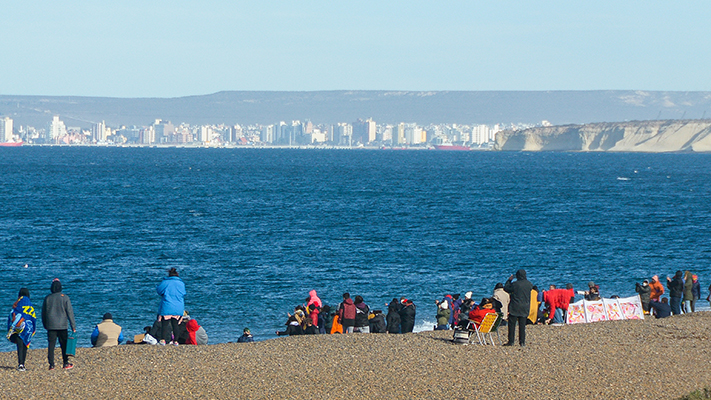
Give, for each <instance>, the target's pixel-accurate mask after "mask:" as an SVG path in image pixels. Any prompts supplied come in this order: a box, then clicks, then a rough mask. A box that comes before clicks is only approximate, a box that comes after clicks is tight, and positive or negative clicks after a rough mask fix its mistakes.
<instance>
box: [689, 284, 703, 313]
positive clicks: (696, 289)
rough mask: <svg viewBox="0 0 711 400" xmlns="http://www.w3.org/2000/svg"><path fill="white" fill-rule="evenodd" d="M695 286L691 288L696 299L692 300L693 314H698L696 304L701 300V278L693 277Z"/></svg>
mask: <svg viewBox="0 0 711 400" xmlns="http://www.w3.org/2000/svg"><path fill="white" fill-rule="evenodd" d="M691 279H693V281H694V284H693V286H692V287H691V293H692V294H693V295H694V298H693V299H692V300H691V312H696V302H697V301H698V300H699V299H700V298H701V284H700V283H699V277H698V276H697V275H692V276H691Z"/></svg>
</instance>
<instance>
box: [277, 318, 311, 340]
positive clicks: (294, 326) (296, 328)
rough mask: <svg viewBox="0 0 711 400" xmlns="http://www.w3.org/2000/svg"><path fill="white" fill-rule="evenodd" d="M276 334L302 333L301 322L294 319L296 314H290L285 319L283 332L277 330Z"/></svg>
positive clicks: (290, 334)
mask: <svg viewBox="0 0 711 400" xmlns="http://www.w3.org/2000/svg"><path fill="white" fill-rule="evenodd" d="M276 334H277V336H285V335H289V336H292V335H303V334H304V328H302V327H301V324H300V323H299V321H298V320H297V319H296V315H291V316H289V319H288V320H287V321H286V330H285V331H283V332H279V331H277V332H276Z"/></svg>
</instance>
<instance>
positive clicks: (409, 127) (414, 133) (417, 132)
mask: <svg viewBox="0 0 711 400" xmlns="http://www.w3.org/2000/svg"><path fill="white" fill-rule="evenodd" d="M405 143H407V144H420V143H422V128H420V127H419V126H417V124H405Z"/></svg>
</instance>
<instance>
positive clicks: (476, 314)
mask: <svg viewBox="0 0 711 400" xmlns="http://www.w3.org/2000/svg"><path fill="white" fill-rule="evenodd" d="M492 313H493V314H495V313H496V310H494V302H493V301H491V299H489V298H486V297H484V298H483V299H481V303H479V305H478V306H476V307H474V309H473V310H471V311H469V320H470V321H472V322H474V323H475V324H476V325H481V321H483V320H484V317H486V315H487V314H492Z"/></svg>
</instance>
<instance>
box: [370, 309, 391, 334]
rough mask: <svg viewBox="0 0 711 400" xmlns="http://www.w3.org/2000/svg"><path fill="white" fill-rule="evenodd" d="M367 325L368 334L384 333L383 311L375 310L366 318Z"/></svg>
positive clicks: (385, 330)
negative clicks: (368, 326)
mask: <svg viewBox="0 0 711 400" xmlns="http://www.w3.org/2000/svg"><path fill="white" fill-rule="evenodd" d="M368 325H370V333H385V332H387V325H386V324H385V315H383V310H375V311H373V312H371V313H370V315H369V316H368Z"/></svg>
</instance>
